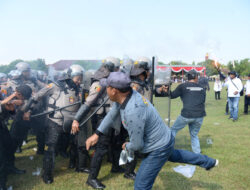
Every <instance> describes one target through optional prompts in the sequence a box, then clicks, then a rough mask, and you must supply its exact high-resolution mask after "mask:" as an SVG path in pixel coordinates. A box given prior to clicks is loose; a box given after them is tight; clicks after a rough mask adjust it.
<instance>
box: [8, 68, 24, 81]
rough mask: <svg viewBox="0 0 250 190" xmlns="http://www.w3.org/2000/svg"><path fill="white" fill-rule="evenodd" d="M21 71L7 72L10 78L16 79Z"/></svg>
mask: <svg viewBox="0 0 250 190" xmlns="http://www.w3.org/2000/svg"><path fill="white" fill-rule="evenodd" d="M21 74H22V73H21V72H20V71H19V70H11V71H10V72H9V73H8V76H9V78H10V79H16V78H18V77H20V76H21Z"/></svg>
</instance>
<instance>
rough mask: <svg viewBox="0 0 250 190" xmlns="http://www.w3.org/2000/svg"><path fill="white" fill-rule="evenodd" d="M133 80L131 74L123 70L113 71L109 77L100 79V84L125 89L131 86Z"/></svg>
mask: <svg viewBox="0 0 250 190" xmlns="http://www.w3.org/2000/svg"><path fill="white" fill-rule="evenodd" d="M130 83H131V80H130V78H129V76H128V75H127V74H125V73H123V72H112V73H110V75H109V77H108V78H103V79H101V80H100V84H101V86H103V87H107V86H110V87H113V88H117V89H123V88H128V87H130Z"/></svg>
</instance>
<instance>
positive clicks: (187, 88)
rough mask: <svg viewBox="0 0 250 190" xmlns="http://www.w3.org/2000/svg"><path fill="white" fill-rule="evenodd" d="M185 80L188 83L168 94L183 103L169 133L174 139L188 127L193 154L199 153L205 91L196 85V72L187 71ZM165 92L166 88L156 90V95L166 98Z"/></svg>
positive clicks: (204, 114) (204, 113)
mask: <svg viewBox="0 0 250 190" xmlns="http://www.w3.org/2000/svg"><path fill="white" fill-rule="evenodd" d="M187 78H188V82H186V83H183V84H180V85H179V86H178V87H177V88H176V89H175V90H174V91H173V92H170V97H171V98H172V99H174V98H178V97H180V98H181V100H182V102H183V109H182V111H181V115H179V116H178V118H177V119H176V121H175V123H174V124H173V126H172V127H171V131H172V134H173V136H174V137H175V136H176V134H177V132H178V131H179V130H181V129H182V128H184V127H185V126H186V125H188V126H189V132H190V136H191V146H192V150H193V152H194V153H201V149H200V141H199V137H198V133H199V131H200V128H201V125H202V123H203V118H204V116H206V112H205V100H206V91H205V89H204V88H203V87H202V86H201V85H200V84H198V73H197V72H196V71H189V72H188V74H187ZM167 91H168V89H167V88H166V87H161V88H158V89H156V93H157V95H159V96H167V95H168V93H167Z"/></svg>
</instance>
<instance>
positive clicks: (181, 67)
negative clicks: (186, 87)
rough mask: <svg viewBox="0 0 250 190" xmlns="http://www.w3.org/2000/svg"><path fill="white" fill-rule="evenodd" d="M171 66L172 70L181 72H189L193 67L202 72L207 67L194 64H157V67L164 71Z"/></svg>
mask: <svg viewBox="0 0 250 190" xmlns="http://www.w3.org/2000/svg"><path fill="white" fill-rule="evenodd" d="M169 67H171V70H172V71H173V72H175V73H179V72H181V71H185V72H188V71H191V70H192V69H193V70H195V71H197V72H202V71H205V70H206V67H192V66H191V67H190V66H157V68H156V69H157V70H159V71H163V72H164V71H165V70H167V68H169Z"/></svg>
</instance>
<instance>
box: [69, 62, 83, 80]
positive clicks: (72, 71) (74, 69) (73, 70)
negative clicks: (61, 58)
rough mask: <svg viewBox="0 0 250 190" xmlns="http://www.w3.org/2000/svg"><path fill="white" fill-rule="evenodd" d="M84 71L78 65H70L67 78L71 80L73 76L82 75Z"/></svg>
mask: <svg viewBox="0 0 250 190" xmlns="http://www.w3.org/2000/svg"><path fill="white" fill-rule="evenodd" d="M84 72H85V71H84V69H83V68H82V67H81V66H80V65H71V66H70V68H69V69H68V70H67V75H68V77H69V78H71V79H72V78H73V77H75V76H81V77H83V75H84Z"/></svg>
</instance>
